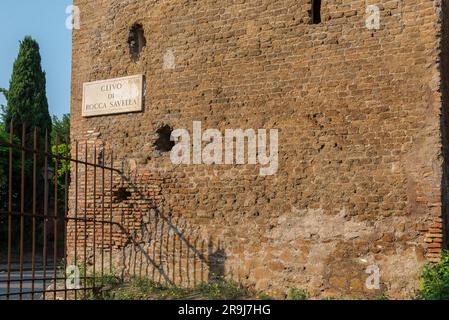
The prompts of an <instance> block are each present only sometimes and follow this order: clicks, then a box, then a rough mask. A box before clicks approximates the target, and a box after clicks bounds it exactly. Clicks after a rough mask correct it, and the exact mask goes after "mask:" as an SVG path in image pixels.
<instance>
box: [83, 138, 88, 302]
mask: <svg viewBox="0 0 449 320" xmlns="http://www.w3.org/2000/svg"><path fill="white" fill-rule="evenodd" d="M84 151H85V158H86V163H87V155H88V151H87V140H86V143H85V150H84ZM87 191H88V190H87V164H85V166H84V219H85V220H84V264H83V266H84V275H87ZM84 288H87V282H86V278H84ZM86 297H87V291H86V290H84V298H86Z"/></svg>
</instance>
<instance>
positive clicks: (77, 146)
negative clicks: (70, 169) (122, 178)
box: [73, 141, 79, 300]
mask: <svg viewBox="0 0 449 320" xmlns="http://www.w3.org/2000/svg"><path fill="white" fill-rule="evenodd" d="M78 151H79V143H78V141H76V142H75V154H76V155H75V158H76V160H77V161H75V236H74V243H73V246H74V248H73V252H74V264H75V267H78ZM77 293H78V291H75V300H77V298H78V294H77Z"/></svg>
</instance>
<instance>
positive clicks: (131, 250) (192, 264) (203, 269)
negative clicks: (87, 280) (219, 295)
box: [114, 209, 227, 288]
mask: <svg viewBox="0 0 449 320" xmlns="http://www.w3.org/2000/svg"><path fill="white" fill-rule="evenodd" d="M144 216H146V218H145V219H143V221H142V224H141V225H142V229H141V231H137V232H136V231H135V232H134V234H129V233H128V232H127V230H126V228H124V229H123V230H122V231H123V232H126V233H127V237H128V242H127V243H126V244H125V245H124V246H123V248H122V249H120V250H119V251H120V252H115V254H114V256H115V259H116V260H115V261H114V265H115V266H116V268H117V267H118V266H120V268H118V269H120V276H121V278H122V279H127V278H130V277H139V278H148V279H150V280H152V281H153V282H155V283H159V284H162V285H168V286H177V287H186V288H189V287H195V286H198V285H200V284H202V283H206V282H209V281H214V280H217V279H219V278H221V277H224V276H225V263H226V259H227V257H226V253H225V250H224V248H222V247H221V245H220V243H217V244H214V243H213V242H212V240H211V239H209V240H208V241H207V242H206V241H205V240H201V239H200V238H199V237H197V236H195V235H194V232H192V231H190V230H189V229H188V227H187V225H183V224H181V222H180V219H179V218H178V219H176V220H175V219H173V218H172V217H165V216H163V215H162V214H161V213H160V212H158V210H156V209H150V210H149V211H148V212H147V214H146V215H144ZM119 257H121V261H117V259H118V258H119ZM117 271H118V270H117Z"/></svg>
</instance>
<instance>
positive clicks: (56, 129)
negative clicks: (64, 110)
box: [51, 114, 70, 145]
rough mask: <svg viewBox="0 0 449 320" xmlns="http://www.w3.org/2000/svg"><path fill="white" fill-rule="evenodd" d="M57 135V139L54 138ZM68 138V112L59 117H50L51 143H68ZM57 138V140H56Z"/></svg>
mask: <svg viewBox="0 0 449 320" xmlns="http://www.w3.org/2000/svg"><path fill="white" fill-rule="evenodd" d="M56 137H58V139H56ZM69 139H70V114H65V115H63V116H62V118H61V119H59V118H58V117H56V116H53V117H52V129H51V144H52V145H56V144H66V143H67V144H68V143H69V141H68V140H69ZM56 140H58V141H56Z"/></svg>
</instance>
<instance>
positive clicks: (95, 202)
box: [92, 145, 97, 288]
mask: <svg viewBox="0 0 449 320" xmlns="http://www.w3.org/2000/svg"><path fill="white" fill-rule="evenodd" d="M93 164H94V186H93V187H94V203H93V205H94V207H93V209H94V213H93V230H92V237H93V239H92V252H93V253H92V255H93V270H92V276H93V285H92V288H95V269H96V268H95V263H96V259H95V251H96V250H95V246H96V245H97V242H96V239H95V238H96V236H97V232H96V229H97V222H96V216H97V145H94V161H93Z"/></svg>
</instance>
